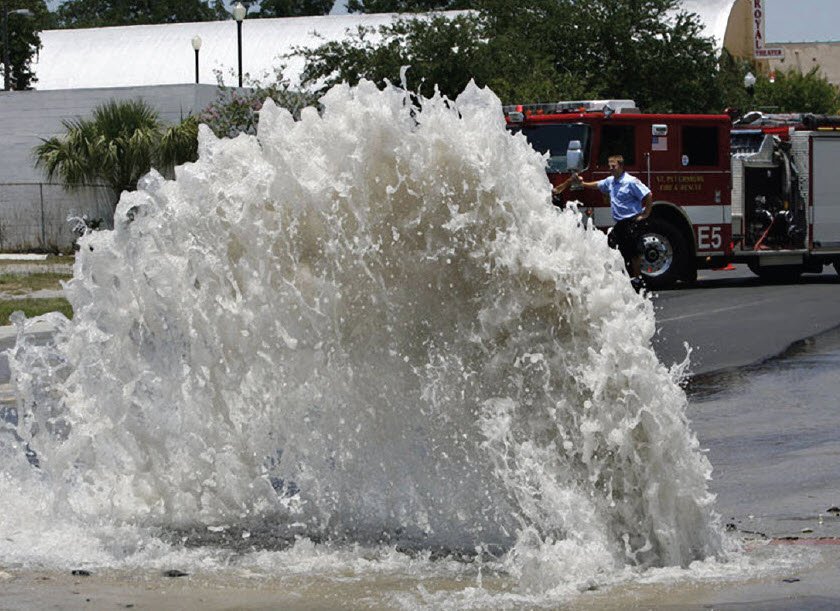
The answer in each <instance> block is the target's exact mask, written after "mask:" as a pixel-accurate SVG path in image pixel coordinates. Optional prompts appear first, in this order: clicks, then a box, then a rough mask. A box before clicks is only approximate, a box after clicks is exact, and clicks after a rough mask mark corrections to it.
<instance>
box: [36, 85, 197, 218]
mask: <svg viewBox="0 0 840 611" xmlns="http://www.w3.org/2000/svg"><path fill="white" fill-rule="evenodd" d="M64 128H65V130H66V133H65V134H64V135H63V136H60V137H54V138H50V139H49V140H43V141H42V143H41V144H40V145H38V146H37V147H36V148H35V151H34V153H35V165H36V167H39V168H41V169H43V171H44V172H45V173H46V175H47V177H48V178H49V180H58V181H60V182H61V183H62V184H63V185H64V187H65V188H67V189H76V188H79V187H83V186H87V185H95V184H105V185H107V186H108V187H110V188H111V190H112V191H113V193H114V202H113V203H114V205H115V206H116V203H117V201H118V200H119V195H120V193H122V192H123V191H133V190H135V189H136V188H137V181H138V180H139V179H140V178H141V177H142V176H144V175H145V174H147V173H148V172H149V170H150V169H151V168H152V167H154V168H156V169H158V170H159V171H161V172H162V173H164V174H169V175H171V173H172V169H173V167H174V166H175V165H178V164H181V163H185V162H187V161H194V160H195V159H196V157H197V143H198V140H197V134H198V121H197V119H196V118H195V117H189V118H187V119H186V120H184V121H182V122H181V123H180V124H178V125H174V126H165V125H164V124H163V123H162V122H161V120H160V117H159V116H158V114H157V112H156V111H155V110H154V109H153V108H152V107H151V106H149V105H148V104H147V103H146V102H143V101H142V100H132V101H115V100H112V101H109V102H106V103H105V104H102V105H100V106H98V107H96V108H95V109H94V111H93V114H92V116H91V118H89V119H76V120H68V121H64Z"/></svg>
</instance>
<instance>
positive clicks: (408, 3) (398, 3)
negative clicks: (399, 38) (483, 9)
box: [347, 0, 478, 13]
mask: <svg viewBox="0 0 840 611" xmlns="http://www.w3.org/2000/svg"><path fill="white" fill-rule="evenodd" d="M477 4H478V2H475V1H474V0H347V10H348V11H349V12H351V13H422V12H423V11H449V10H457V9H471V8H476V5H477Z"/></svg>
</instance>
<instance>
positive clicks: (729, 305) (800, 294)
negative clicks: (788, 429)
mask: <svg viewBox="0 0 840 611" xmlns="http://www.w3.org/2000/svg"><path fill="white" fill-rule="evenodd" d="M653 302H654V304H655V307H656V320H657V335H656V337H655V338H654V348H655V350H656V352H657V354H658V355H659V358H660V359H661V360H662V361H663V362H664V363H665V364H666V365H670V364H672V363H674V362H680V361H682V360H683V359H684V358H685V354H686V350H685V348H684V346H683V344H684V343H685V342H688V344H689V345H690V346H691V347H692V349H693V351H692V353H691V367H690V372H691V374H693V375H697V374H703V373H708V372H710V371H717V370H721V369H730V368H734V367H741V366H744V365H749V364H752V363H756V362H759V361H762V360H765V359H768V358H770V357H773V356H776V355H777V354H779V353H781V352H783V351H784V350H785V349H786V348H788V347H789V346H791V345H792V344H795V343H796V342H798V341H800V340H803V339H806V338H809V337H812V336H814V335H818V334H820V333H823V332H825V331H828V330H830V329H833V328H835V327H838V326H840V276H838V274H836V273H835V272H834V268H833V267H826V268H825V271H824V272H823V273H822V274H806V275H803V276H802V278H801V280H800V281H799V282H796V283H791V284H765V283H762V281H761V280H759V279H758V278H757V277H756V276H755V275H753V274H752V273H751V272H750V271H749V270H748V269H747V268H746V266H745V265H738V266H736V269H734V270H729V271H713V270H701V272H700V274H699V276H698V280H697V283H696V284H695V285H693V286H685V287H683V286H681V287H680V288H677V289H674V290H670V291H662V292H660V293H657V294H655V295H654V296H653Z"/></svg>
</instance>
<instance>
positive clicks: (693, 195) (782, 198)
mask: <svg viewBox="0 0 840 611" xmlns="http://www.w3.org/2000/svg"><path fill="white" fill-rule="evenodd" d="M504 110H505V116H506V119H507V123H508V128H509V129H510V130H511V131H512V132H515V133H522V134H523V135H524V136H525V137H526V138H527V139H528V141H529V142H530V143H531V145H532V146H533V147H534V148H535V149H536V150H538V151H540V152H543V153H545V154H546V155H547V167H546V171H547V172H548V176H549V180H550V181H551V182H552V184H559V183H561V182H563V181H564V180H565V179H566V178H568V176H569V174H570V172H571V171H573V170H577V171H578V173H579V174H580V176H581V178H582V179H583V180H584V181H586V182H592V181H597V180H601V179H603V178H606V177H607V176H609V174H610V173H609V169H608V164H607V159H608V157H610V156H611V155H622V156H623V157H624V161H625V167H626V169H627V171H628V172H629V173H630V174H632V175H634V176H636V177H637V178H639V179H640V180H642V181H643V182H644V183H645V184H647V185H648V186H649V187H650V189H651V192H652V195H653V211H652V213H651V217H650V219H649V220H648V222H647V223H646V225H645V230H644V231H643V237H642V252H643V256H642V273H643V274H644V275H645V276H646V280H647V283H648V286H650V287H652V288H666V287H669V286H672V285H673V284H675V283H676V282H677V281H678V280H684V281H689V282H690V281H693V280H695V279H696V277H697V270H698V269H703V268H714V267H720V266H723V265H726V264H727V263H730V262H741V263H746V264H747V265H748V266H749V267H750V269H751V270H752V271H753V272H754V273H756V274H758V275H759V276H761V277H762V278H765V279H787V280H789V279H794V278H796V277H797V276H799V274H801V273H803V272H820V271H822V268H823V266H824V265H828V264H832V263H833V264H834V266H835V268H837V270H838V273H840V171H839V170H838V168H840V117H826V116H813V115H762V114H761V113H749V114H747V115H745V116H744V117H743V118H741V119H740V120H739V121H736V122H735V124H734V125H733V124H732V119H731V117H729V116H728V115H678V114H674V115H666V114H644V113H641V112H639V110H638V109H637V108H636V105H635V104H634V103H633V101H632V100H597V101H586V102H559V103H552V104H534V105H520V106H506V107H505V108H504ZM570 160H572V161H573V163H574V165H575V166H576V167H570V163H569V161H570ZM561 197H562V199H561V201H557V202H555V203H556V204H558V205H565V201H570V200H573V201H580V202H581V203H582V204H583V212H584V213H585V214H587V215H589V216H591V217H592V218H593V219H594V222H595V225H596V226H598V227H600V228H602V229H606V228H608V227H610V226H611V225H613V220H612V217H611V214H610V207H609V202H608V201H605V200H604V198H603V197H602V195H601V194H600V193H599V192H598V191H595V190H574V189H573V188H572V189H568V190H567V191H566V192H565V193H564V194H563V195H562V196H561Z"/></svg>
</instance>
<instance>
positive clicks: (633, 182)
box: [598, 172, 650, 222]
mask: <svg viewBox="0 0 840 611" xmlns="http://www.w3.org/2000/svg"><path fill="white" fill-rule="evenodd" d="M598 190H599V191H601V193H603V194H604V195H609V196H610V210H611V211H612V216H613V219H614V220H615V221H616V222H618V221H623V220H624V219H629V218H633V217H634V216H636V215H637V214H641V212H642V211H643V210H644V209H645V207H644V205H643V204H642V200H644V199H645V197H646V196H647V195H648V194H649V193H650V189H648V188H647V186H645V184H644V183H643V182H642V181H641V180H639V179H638V178H636V177H635V176H630V174H628V173H627V172H624V173H623V174H622V175H621V176H620V177H618V178H615V177H613V176H608V177H607V178H605V179H604V180H599V181H598Z"/></svg>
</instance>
